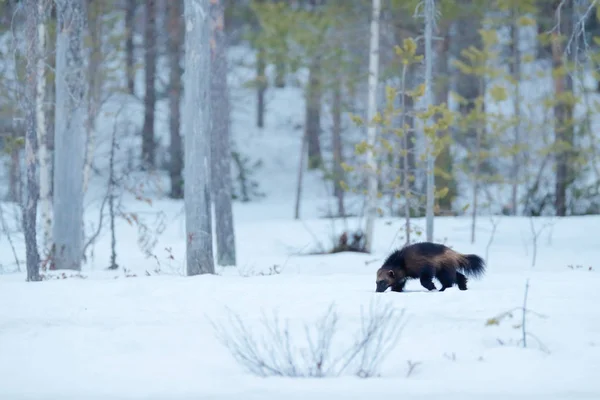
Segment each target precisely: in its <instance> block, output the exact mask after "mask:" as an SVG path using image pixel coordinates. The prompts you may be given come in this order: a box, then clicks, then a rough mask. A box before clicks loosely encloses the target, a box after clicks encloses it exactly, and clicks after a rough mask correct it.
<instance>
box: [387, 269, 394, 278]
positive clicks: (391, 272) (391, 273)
mask: <svg viewBox="0 0 600 400" xmlns="http://www.w3.org/2000/svg"><path fill="white" fill-rule="evenodd" d="M387 274H388V276H389V277H390V278H393V277H394V270H393V269H390V270H389V271H388V272H387Z"/></svg>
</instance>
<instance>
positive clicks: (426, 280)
mask: <svg viewBox="0 0 600 400" xmlns="http://www.w3.org/2000/svg"><path fill="white" fill-rule="evenodd" d="M434 271H435V269H434V268H433V267H424V268H422V269H421V274H420V281H421V285H423V287H424V288H425V289H427V290H435V289H436V287H435V285H434V284H433V281H432V279H433V276H434V275H435V273H434Z"/></svg>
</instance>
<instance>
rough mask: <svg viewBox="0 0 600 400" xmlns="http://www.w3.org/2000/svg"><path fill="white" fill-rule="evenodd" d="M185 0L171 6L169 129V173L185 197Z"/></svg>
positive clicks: (176, 192)
mask: <svg viewBox="0 0 600 400" xmlns="http://www.w3.org/2000/svg"><path fill="white" fill-rule="evenodd" d="M182 3H183V0H171V1H169V3H168V5H167V7H168V13H169V18H168V21H169V22H168V25H169V26H168V31H169V42H168V43H169V46H168V54H169V66H170V71H169V72H170V73H169V85H170V87H169V129H170V134H171V135H170V136H171V144H170V147H169V151H170V156H171V157H170V158H171V162H170V165H169V176H170V178H171V194H170V195H171V197H172V198H174V199H181V198H183V178H182V171H183V149H182V146H181V132H180V127H181V91H182V86H181V75H182V74H183V69H182V68H181V50H182V48H181V47H182V43H183V36H184V33H183V29H182V28H183V20H182V18H181V14H182V11H183V7H182Z"/></svg>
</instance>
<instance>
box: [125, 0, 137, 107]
mask: <svg viewBox="0 0 600 400" xmlns="http://www.w3.org/2000/svg"><path fill="white" fill-rule="evenodd" d="M136 1H137V0H126V3H125V7H126V8H125V29H126V37H125V54H126V57H125V62H126V65H127V67H126V70H127V90H128V91H129V94H131V95H133V94H135V66H134V63H135V59H134V47H133V33H134V31H135V29H134V28H133V27H134V18H135V10H136V8H137V7H136Z"/></svg>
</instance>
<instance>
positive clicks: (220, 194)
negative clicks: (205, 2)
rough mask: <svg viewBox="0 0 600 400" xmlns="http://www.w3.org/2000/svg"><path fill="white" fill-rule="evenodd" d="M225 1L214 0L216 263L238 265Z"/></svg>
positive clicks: (212, 152) (212, 76) (213, 162)
mask: <svg viewBox="0 0 600 400" xmlns="http://www.w3.org/2000/svg"><path fill="white" fill-rule="evenodd" d="M223 1H224V0H212V2H211V16H212V35H213V37H212V40H211V50H212V66H211V78H212V79H211V110H212V112H211V114H210V116H211V119H212V129H211V142H212V143H211V147H212V151H211V158H212V163H211V165H212V183H211V186H212V189H213V198H214V205H215V219H216V221H215V227H216V235H217V263H218V264H219V265H223V266H225V265H235V264H236V254H235V232H234V225H233V207H232V204H231V202H232V191H233V188H232V182H231V146H230V143H229V140H230V139H229V131H230V123H229V118H230V107H229V88H228V85H227V43H226V39H225V30H224V5H223Z"/></svg>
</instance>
